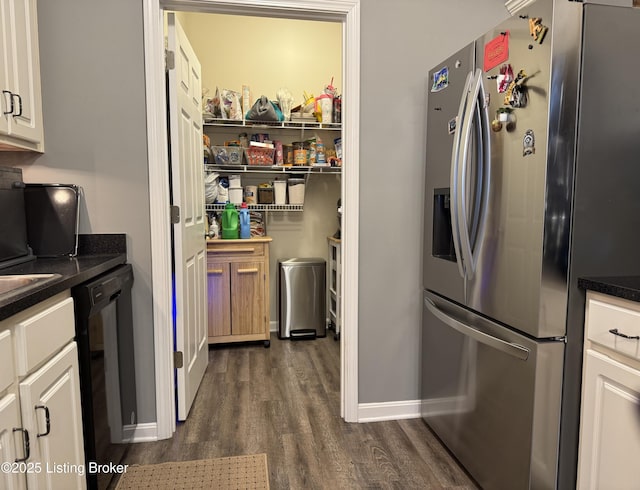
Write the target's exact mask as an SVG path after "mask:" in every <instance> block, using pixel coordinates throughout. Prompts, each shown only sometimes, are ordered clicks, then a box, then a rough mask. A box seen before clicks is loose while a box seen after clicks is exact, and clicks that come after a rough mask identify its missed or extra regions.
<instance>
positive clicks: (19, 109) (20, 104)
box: [11, 94, 22, 117]
mask: <svg viewBox="0 0 640 490" xmlns="http://www.w3.org/2000/svg"><path fill="white" fill-rule="evenodd" d="M14 97H17V98H18V113H17V114H14V115H13V117H18V116H22V97H21V96H20V94H12V95H11V112H13V98H14Z"/></svg>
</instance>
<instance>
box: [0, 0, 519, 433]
mask: <svg viewBox="0 0 640 490" xmlns="http://www.w3.org/2000/svg"><path fill="white" fill-rule="evenodd" d="M38 8H39V15H38V19H39V23H40V44H41V47H40V52H41V69H42V86H43V103H44V124H45V128H44V130H45V146H46V148H45V151H46V153H45V154H44V155H41V156H34V155H28V154H22V155H15V154H9V155H2V156H0V163H1V164H19V165H20V166H22V167H23V168H24V169H25V175H26V177H27V178H28V180H31V181H35V180H55V181H59V182H63V181H64V182H73V183H76V184H79V185H82V186H83V187H84V189H85V193H86V202H85V208H84V209H83V215H82V229H81V231H82V232H85V233H121V232H124V233H126V234H127V246H128V248H129V260H130V261H131V262H132V263H133V265H134V274H135V284H134V288H133V291H134V315H135V322H136V339H135V341H136V350H137V361H138V363H137V365H136V368H137V369H138V372H139V379H138V383H137V384H138V387H140V390H141V393H139V398H138V399H139V402H140V406H139V419H140V420H141V421H142V422H148V421H153V420H155V399H154V396H155V395H154V391H155V387H154V371H153V370H154V365H153V317H152V292H151V262H150V247H151V245H150V244H151V236H150V225H149V193H148V183H147V182H148V178H147V163H146V156H147V154H146V123H145V107H144V104H145V94H144V65H143V62H144V58H143V33H142V2H141V1H140V0H138V1H131V0H111V1H109V2H104V1H100V0H82V1H81V0H56V1H55V2H51V1H47V0H40V1H39V2H38ZM506 15H507V14H506V11H505V9H504V7H503V4H502V1H501V0H477V1H475V2H469V1H463V0H449V1H444V0H441V1H436V0H429V1H422V0H376V1H370V0H363V1H362V5H361V59H362V67H361V93H360V97H361V128H360V130H361V148H360V158H361V160H360V168H361V175H360V181H361V188H360V263H359V267H360V298H359V315H360V326H359V328H360V346H359V356H360V358H359V359H360V361H359V362H360V392H359V401H360V402H361V403H367V402H387V401H402V400H415V399H418V398H419V391H418V381H419V380H418V373H419V364H420V358H419V352H418V345H420V341H419V340H420V317H421V304H420V300H421V277H420V274H421V270H422V266H421V260H422V259H421V254H422V245H421V242H422V200H423V194H422V181H423V176H424V154H425V144H426V142H425V136H424V135H425V127H426V123H425V110H424V109H425V107H426V93H427V85H428V80H427V73H428V70H429V69H430V68H431V67H432V66H434V65H435V64H436V63H437V62H438V61H439V60H440V59H442V58H444V57H445V56H446V55H448V54H451V53H452V52H453V51H454V50H456V49H457V48H459V47H462V46H463V45H464V44H466V43H467V42H470V41H471V40H473V39H474V38H475V37H476V36H477V35H480V34H481V33H482V32H483V31H484V30H486V29H487V28H490V27H492V26H493V25H495V24H497V23H498V22H499V21H501V20H502V19H503V18H505V17H506ZM381 33H384V35H381ZM381 142H384V143H385V144H381ZM394 196H395V197H394Z"/></svg>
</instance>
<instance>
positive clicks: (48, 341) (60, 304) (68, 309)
mask: <svg viewBox="0 0 640 490" xmlns="http://www.w3.org/2000/svg"><path fill="white" fill-rule="evenodd" d="M52 299H53V298H52ZM25 313H27V314H28V315H27V316H26V317H22V315H21V319H20V320H19V321H18V322H17V324H16V326H15V345H16V357H17V359H18V364H17V369H18V376H24V375H26V374H27V373H29V372H30V371H31V370H33V368H35V367H36V366H37V365H38V364H40V363H42V362H43V361H45V360H47V359H48V358H50V357H51V356H52V355H53V354H55V353H56V352H57V351H59V350H60V349H61V348H62V347H63V346H64V345H66V344H68V343H69V341H70V340H72V339H73V337H74V336H75V319H74V314H73V298H69V297H67V298H66V299H62V300H60V299H59V297H58V299H57V301H56V300H54V301H51V302H49V301H45V302H43V303H42V304H40V305H37V306H35V307H33V308H30V309H29V310H26V311H25Z"/></svg>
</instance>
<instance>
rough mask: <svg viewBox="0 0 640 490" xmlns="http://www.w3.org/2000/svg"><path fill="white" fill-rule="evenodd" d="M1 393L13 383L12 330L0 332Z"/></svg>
mask: <svg viewBox="0 0 640 490" xmlns="http://www.w3.org/2000/svg"><path fill="white" fill-rule="evenodd" d="M0 359H1V360H2V369H0V392H2V391H4V390H5V389H6V388H7V387H8V386H9V385H10V384H11V383H13V373H14V371H13V345H12V343H11V330H5V331H3V332H0Z"/></svg>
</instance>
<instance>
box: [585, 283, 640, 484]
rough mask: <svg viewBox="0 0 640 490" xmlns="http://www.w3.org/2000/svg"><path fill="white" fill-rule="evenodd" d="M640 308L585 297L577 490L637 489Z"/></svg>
mask: <svg viewBox="0 0 640 490" xmlns="http://www.w3.org/2000/svg"><path fill="white" fill-rule="evenodd" d="M612 329H615V332H617V333H618V334H620V333H622V334H624V335H626V336H627V337H636V336H638V335H640V304H638V303H636V302H632V301H626V300H621V299H619V298H614V297H609V296H605V295H601V294H597V293H592V292H589V293H588V294H587V315H586V331H585V334H586V336H585V352H584V366H583V383H582V386H583V388H582V416H581V419H580V427H581V429H580V453H579V462H578V488H579V489H593V490H596V489H602V488H611V489H616V490H626V489H635V488H638V475H637V462H638V458H639V457H640V340H639V339H637V338H625V337H622V336H620V335H616V334H615V333H612V332H611V330H612Z"/></svg>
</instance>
